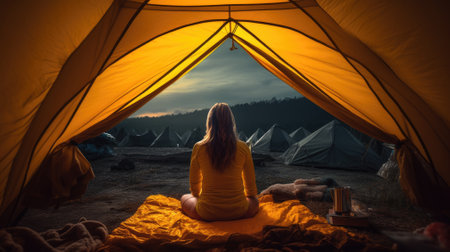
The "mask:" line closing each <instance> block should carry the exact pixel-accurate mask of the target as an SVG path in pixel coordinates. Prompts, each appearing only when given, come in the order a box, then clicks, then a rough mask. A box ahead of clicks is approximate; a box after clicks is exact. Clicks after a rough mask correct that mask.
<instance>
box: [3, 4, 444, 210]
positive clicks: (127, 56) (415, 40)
mask: <svg viewBox="0 0 450 252" xmlns="http://www.w3.org/2000/svg"><path fill="white" fill-rule="evenodd" d="M449 5H450V3H449V2H448V1H436V0H434V1H429V2H426V3H424V2H423V1H419V0H411V1H408V3H407V7H405V4H404V3H403V2H401V1H389V0H380V1H356V0H342V1H330V0H317V1H314V0H291V1H287V0H280V1H268V0H241V1H236V0H230V1H226V0H212V1H207V2H204V1H198V0H185V1H179V0H173V1H168V0H152V1H148V0H145V1H139V0H136V1H125V0H95V1H94V0H67V1H52V0H43V1H6V2H4V3H3V5H2V8H1V9H0V17H1V22H0V35H1V37H2V39H1V40H0V50H1V52H0V55H2V60H1V63H0V64H1V67H0V78H1V79H0V83H1V88H2V92H1V99H0V102H1V105H0V114H1V116H0V125H1V130H0V132H1V133H0V134H1V137H0V140H1V141H0V155H1V156H0V174H1V176H0V213H4V212H5V210H6V209H7V208H8V207H10V206H12V208H16V207H15V206H17V204H16V203H14V204H12V203H13V202H17V201H15V200H20V199H21V198H22V196H23V195H24V191H25V188H26V187H27V185H28V184H30V183H29V182H30V180H32V179H33V178H46V177H49V176H36V175H37V173H39V172H48V173H52V172H55V170H57V169H60V168H61V166H60V165H54V166H53V165H52V164H57V163H58V162H60V161H62V160H69V159H72V160H78V161H80V160H81V159H80V158H81V157H79V156H80V155H81V153H79V151H77V150H76V149H75V147H74V144H73V143H81V142H83V141H84V140H86V139H89V138H91V137H93V136H96V135H98V134H100V133H101V132H103V131H105V130H107V129H110V128H112V127H113V126H115V125H117V124H118V123H119V122H120V121H121V120H123V119H125V118H126V117H128V116H129V115H131V114H133V113H134V112H135V111H136V110H137V109H139V108H140V107H141V106H143V105H144V104H145V103H146V102H148V101H149V100H151V99H152V98H153V97H155V96H156V95H158V94H159V93H161V92H162V91H163V90H164V89H165V88H167V87H168V86H170V85H171V84H172V83H174V82H175V81H176V80H177V79H179V78H180V77H181V76H183V75H184V74H185V73H187V72H188V71H189V70H191V69H192V68H194V67H195V66H196V65H197V64H198V63H200V62H201V61H202V60H203V59H205V58H206V57H207V56H208V55H209V54H210V53H211V52H212V51H214V49H216V48H217V47H218V46H219V45H220V44H222V43H223V42H224V41H225V40H227V39H232V40H233V41H235V42H236V43H238V44H240V46H241V47H242V48H243V49H244V50H246V51H247V52H248V53H249V54H250V55H251V56H252V57H253V58H254V59H255V60H256V61H257V62H258V63H260V64H261V65H262V66H264V67H265V68H266V69H267V70H269V71H270V72H272V73H273V74H274V75H276V76H278V77H279V78H280V79H281V80H283V81H284V82H285V83H287V84H288V85H290V86H291V87H292V88H294V89H295V90H297V91H298V92H300V93H302V94H303V95H304V96H305V97H306V98H308V99H309V100H311V101H312V102H314V103H315V104H317V105H318V106H320V107H321V108H323V109H324V110H326V111H327V112H329V113H330V114H332V115H333V116H335V117H336V118H338V119H339V120H341V121H343V122H345V123H347V124H348V125H350V126H351V127H353V128H356V129H358V130H360V131H362V132H364V133H365V134H367V135H370V136H372V137H374V138H376V139H378V140H380V141H383V142H389V143H394V144H396V146H397V151H396V155H397V160H398V162H399V166H400V174H401V176H400V177H401V180H400V182H401V184H402V186H403V188H404V189H405V192H406V193H407V195H408V196H409V197H410V198H411V199H412V200H413V201H414V202H416V203H418V204H420V205H426V206H428V207H432V208H435V209H443V208H444V207H443V206H442V204H443V203H442V202H450V200H447V199H448V198H449V197H450V196H449V195H450V193H449V185H450V169H449V163H450V162H449V161H450V160H449V159H450V131H449V125H450V113H449V110H448V108H449V107H450V99H448V95H449V94H450V85H448V83H449V82H450V75H449V71H448V69H450V61H449V60H448V59H449V58H450V50H448V49H447V47H448V45H449V44H450V34H449V31H450V15H448V13H447V12H448V10H449V9H450V6H449ZM69 150H70V151H69ZM48 160H53V161H52V162H51V163H49V161H48ZM88 164H89V163H88V162H79V163H74V167H77V166H76V165H80V166H83V168H80V167H79V168H77V169H79V170H80V171H84V172H85V173H88V171H91V170H90V167H89V165H88ZM48 165H50V166H51V167H46V166H48ZM42 168H45V169H42ZM71 169H72V168H71ZM73 169H75V168H73ZM44 170H45V171H44ZM67 172H69V171H67ZM76 181H80V180H76ZM52 182H54V180H52V181H37V182H36V183H33V184H35V185H41V184H49V185H50V186H51V184H52ZM30 190H32V189H31V188H30ZM69 191H70V190H69ZM18 196H20V197H18ZM46 197H54V198H61V199H62V198H64V197H65V196H61V195H60V194H58V193H56V192H55V195H47V196H46ZM443 199H446V200H443ZM449 205H450V203H449V204H447V206H446V207H449V208H450V206H449Z"/></svg>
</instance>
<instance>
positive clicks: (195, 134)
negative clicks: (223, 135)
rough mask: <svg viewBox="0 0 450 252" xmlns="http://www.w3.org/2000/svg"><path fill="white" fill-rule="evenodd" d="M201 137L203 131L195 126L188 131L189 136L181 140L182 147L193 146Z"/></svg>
mask: <svg viewBox="0 0 450 252" xmlns="http://www.w3.org/2000/svg"><path fill="white" fill-rule="evenodd" d="M202 139H203V133H202V132H201V130H200V129H199V128H195V129H194V130H192V131H190V134H189V136H188V137H187V138H186V140H185V141H183V146H184V147H189V148H192V147H194V144H195V143H196V142H198V141H200V140H202Z"/></svg>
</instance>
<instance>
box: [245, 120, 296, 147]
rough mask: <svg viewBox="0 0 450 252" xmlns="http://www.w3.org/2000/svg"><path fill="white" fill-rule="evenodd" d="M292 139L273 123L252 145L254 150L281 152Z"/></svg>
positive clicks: (289, 144)
mask: <svg viewBox="0 0 450 252" xmlns="http://www.w3.org/2000/svg"><path fill="white" fill-rule="evenodd" d="M292 143H294V141H293V140H292V139H291V137H290V136H289V134H288V133H286V131H284V130H283V129H281V128H280V126H278V125H277V124H274V125H273V126H272V127H271V128H270V129H269V130H268V131H267V132H266V133H265V134H264V135H263V136H262V137H261V138H260V139H259V140H258V141H257V142H256V143H255V145H253V148H252V150H253V151H254V152H283V151H285V150H287V149H288V148H289V146H291V144H292Z"/></svg>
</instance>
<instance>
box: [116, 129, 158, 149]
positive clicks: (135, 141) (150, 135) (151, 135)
mask: <svg viewBox="0 0 450 252" xmlns="http://www.w3.org/2000/svg"><path fill="white" fill-rule="evenodd" d="M155 139H156V134H155V132H153V130H148V131H147V132H145V133H144V134H142V135H127V136H126V137H125V138H124V139H122V141H120V143H119V146H121V147H131V146H141V147H148V146H150V145H151V144H152V143H153V141H154V140H155Z"/></svg>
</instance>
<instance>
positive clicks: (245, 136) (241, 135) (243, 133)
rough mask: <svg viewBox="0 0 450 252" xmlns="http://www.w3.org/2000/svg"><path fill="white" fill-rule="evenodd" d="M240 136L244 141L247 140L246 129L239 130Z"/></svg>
mask: <svg viewBox="0 0 450 252" xmlns="http://www.w3.org/2000/svg"><path fill="white" fill-rule="evenodd" d="M238 137H239V139H241V140H242V141H244V142H245V141H247V135H245V132H244V131H241V132H239V134H238Z"/></svg>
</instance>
